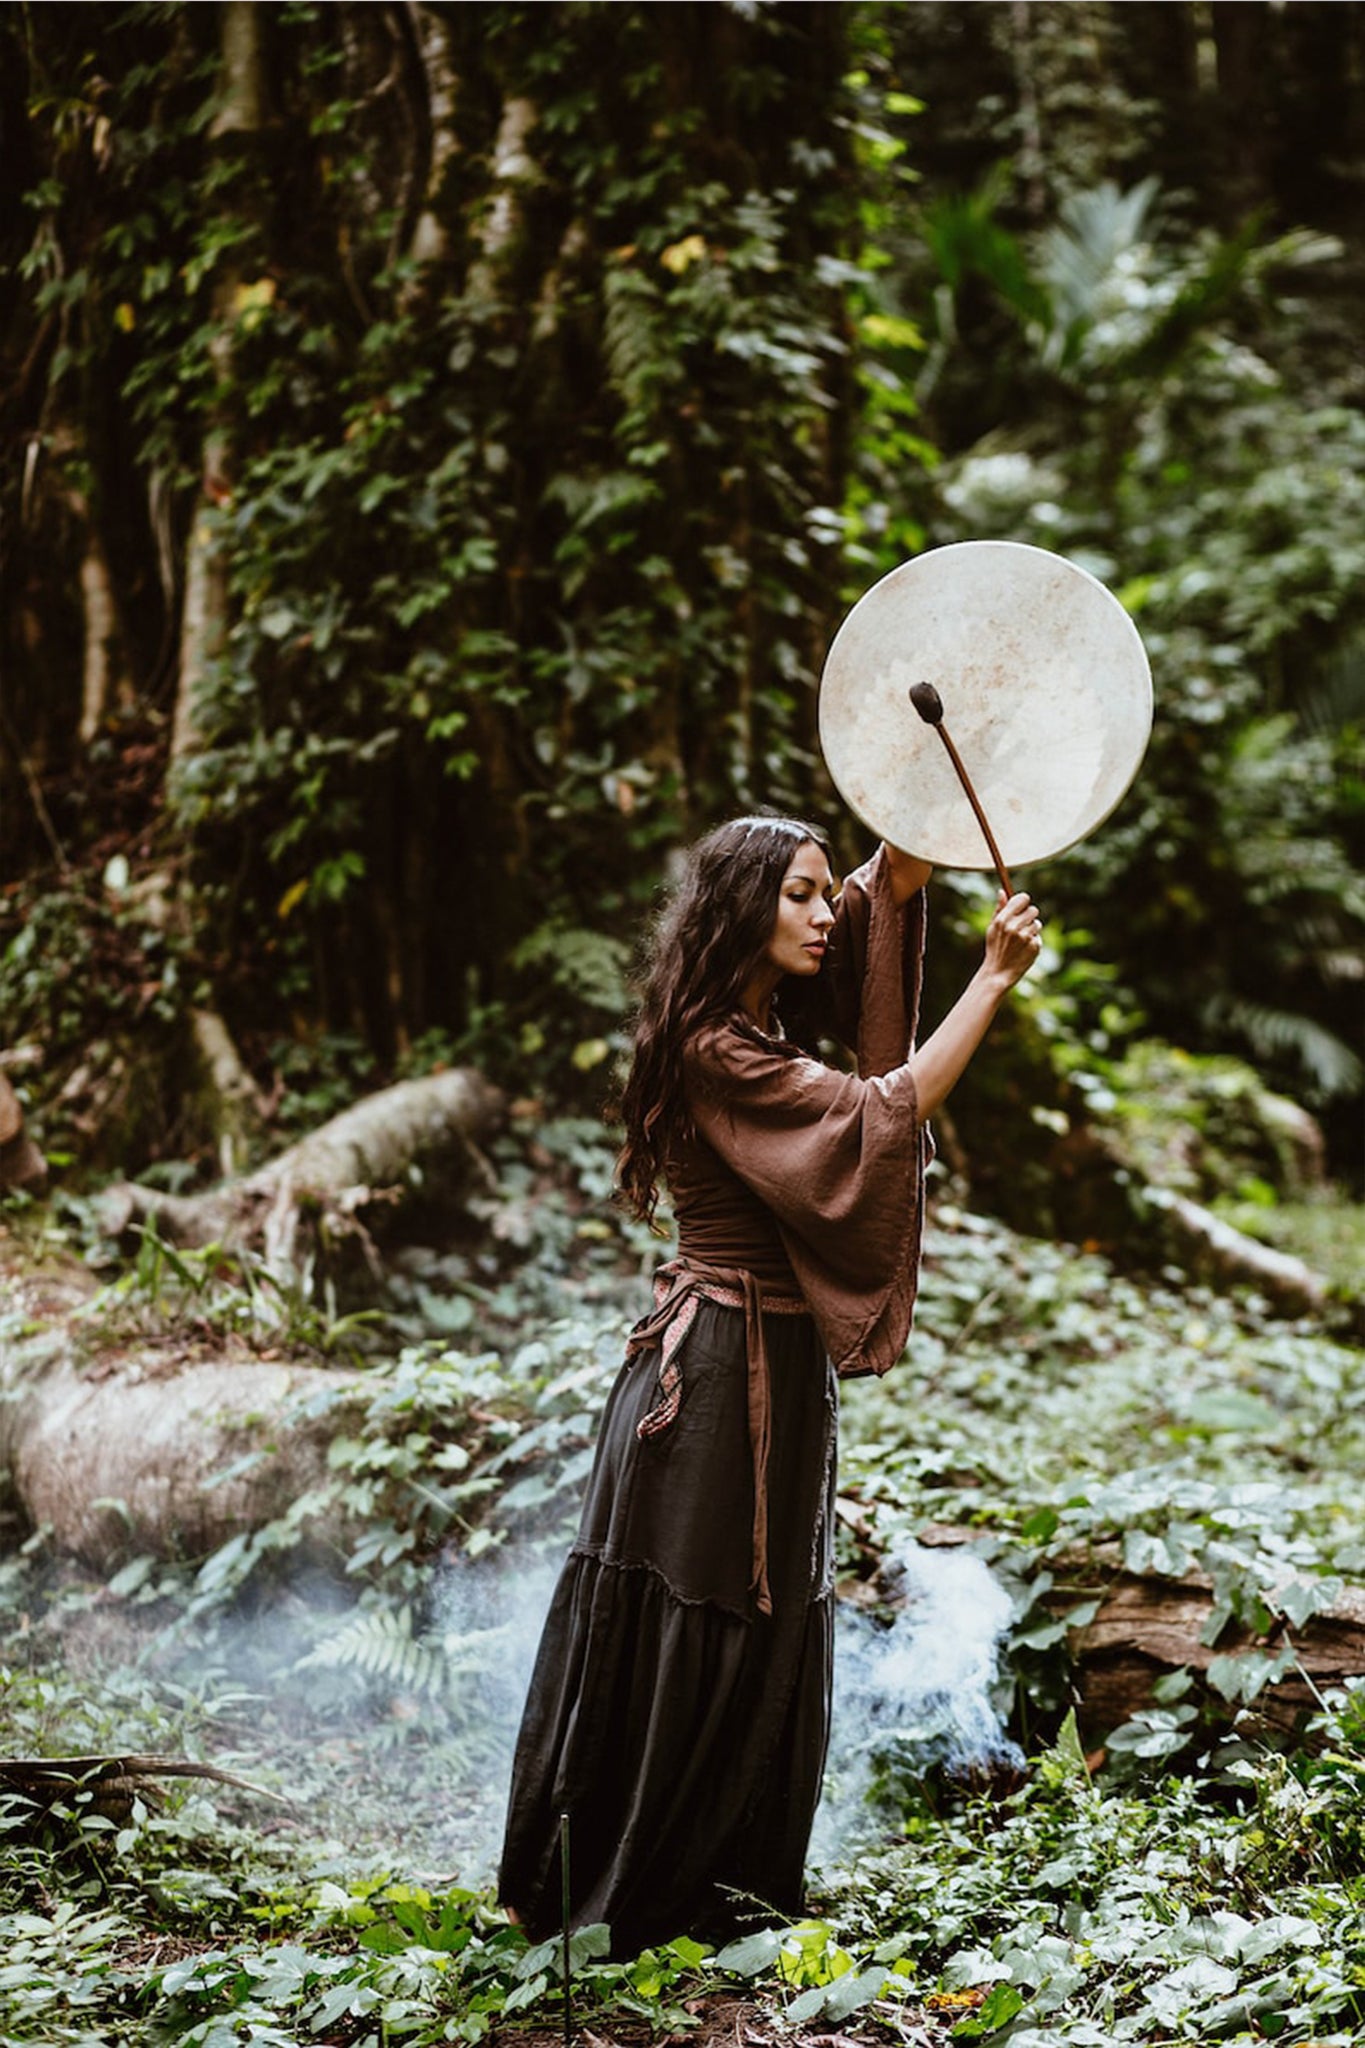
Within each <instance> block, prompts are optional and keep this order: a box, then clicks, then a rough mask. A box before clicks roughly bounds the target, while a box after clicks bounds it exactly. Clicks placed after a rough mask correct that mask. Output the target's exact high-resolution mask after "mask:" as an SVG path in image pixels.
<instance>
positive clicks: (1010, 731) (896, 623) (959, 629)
mask: <svg viewBox="0 0 1365 2048" xmlns="http://www.w3.org/2000/svg"><path fill="white" fill-rule="evenodd" d="M921 682H924V683H932V684H933V686H934V688H935V689H936V690H937V691H938V693H939V696H940V698H941V699H942V702H943V725H944V729H945V730H946V731H947V732H949V733H951V735H952V737H953V740H954V742H955V743H956V746H957V750H958V753H959V754H960V755H961V757H962V761H963V765H964V766H965V768H966V770H967V773H968V775H969V776H970V777H971V780H972V783H973V785H974V786H975V789H976V793H977V795H978V796H979V798H980V799H981V805H982V808H983V810H984V811H985V813H986V816H987V817H988V818H989V820H990V822H991V829H992V831H993V832H994V833H995V836H996V839H997V840H998V841H999V844H1000V851H1001V853H1002V855H1003V856H1004V860H1005V864H1006V866H1007V867H1010V868H1015V867H1027V866H1028V864H1029V863H1030V862H1031V861H1039V860H1046V859H1047V858H1048V857H1049V856H1050V855H1052V854H1055V853H1061V852H1063V851H1064V850H1065V849H1066V848H1067V847H1068V846H1074V845H1075V844H1076V842H1077V841H1078V840H1080V839H1084V838H1085V836H1086V834H1087V833H1089V832H1093V831H1094V829H1095V827H1096V826H1097V825H1099V824H1101V823H1102V822H1103V820H1104V819H1105V818H1107V817H1108V816H1109V813H1110V812H1111V811H1112V810H1113V808H1114V806H1115V805H1116V804H1117V803H1118V801H1119V799H1120V797H1122V795H1123V794H1124V791H1125V790H1126V789H1127V788H1128V785H1129V784H1130V783H1131V782H1132V780H1133V777H1134V776H1135V775H1136V774H1137V771H1138V768H1139V766H1140V764H1141V761H1142V756H1143V753H1144V752H1145V750H1146V746H1147V740H1148V736H1149V734H1150V733H1151V729H1152V677H1151V670H1150V669H1149V667H1148V664H1147V655H1146V652H1145V650H1144V648H1143V645H1142V641H1141V639H1140V637H1139V635H1138V630H1137V627H1136V626H1135V625H1134V624H1133V621H1132V620H1131V619H1130V618H1129V616H1128V614H1127V612H1126V611H1125V610H1124V609H1123V606H1122V605H1121V604H1120V603H1119V601H1118V599H1117V598H1116V597H1114V596H1113V595H1112V593H1111V592H1109V591H1108V590H1106V589H1105V587H1104V585H1103V584H1102V583H1100V582H1098V581H1097V580H1096V579H1095V577H1093V576H1092V575H1090V573H1089V572H1088V571H1087V570H1085V569H1081V568H1078V567H1077V565H1076V564H1075V563H1074V562H1068V561H1067V560H1066V559H1065V557H1064V556H1062V555H1054V554H1050V553H1049V552H1048V550H1047V549H1046V548H1035V547H1026V546H1024V545H1023V543H1022V542H1019V541H1007V540H969V541H961V542H959V543H958V544H957V545H955V546H952V547H944V548H935V549H933V550H931V551H930V552H929V553H928V554H924V555H918V556H916V558H915V559H914V561H911V562H905V563H903V564H902V565H901V567H900V568H899V569H893V570H892V571H891V573H890V575H888V576H884V577H883V578H882V580H881V581H880V583H876V584H874V585H873V587H872V588H871V590H869V591H868V592H867V593H866V595H865V596H864V597H862V598H860V599H859V601H858V603H857V604H856V605H854V607H853V610H852V611H851V612H850V613H849V615H848V617H847V618H846V619H845V620H844V623H843V625H842V626H841V627H840V628H839V631H838V632H837V634H836V635H835V637H834V642H833V645H832V646H831V648H830V650H829V656H828V659H827V660H826V662H825V671H824V675H823V677H822V679H821V683H820V744H821V746H822V748H823V749H824V755H825V761H826V764H827V766H828V768H829V772H830V774H831V775H832V776H833V778H834V781H835V783H836V784H837V786H838V789H839V792H840V794H841V795H842V797H843V798H844V801H845V802H846V803H847V804H848V806H849V808H850V809H851V810H852V811H854V812H856V814H857V816H858V817H860V818H861V819H862V821H863V823H864V824H865V825H869V826H870V827H871V828H872V830H873V831H874V832H876V833H877V834H878V836H879V837H880V838H883V839H886V840H889V841H890V842H891V844H892V845H893V846H899V847H902V848H903V849H904V850H905V852H907V853H911V854H914V855H916V856H917V857H918V858H919V859H921V860H925V861H929V862H930V863H931V864H932V865H933V866H935V867H948V868H991V867H992V866H993V865H994V863H993V862H992V859H991V855H990V849H989V848H988V847H987V845H986V840H985V836H984V834H983V833H982V830H981V827H980V825H979V824H978V823H977V820H976V816H975V814H974V813H973V810H972V807H971V804H970V803H969V802H968V799H967V796H966V793H965V792H964V790H963V788H962V785H961V783H960V782H959V781H958V778H957V775H956V773H955V772H954V769H953V765H952V762H951V761H950V759H949V757H948V750H947V748H946V747H945V746H944V745H943V742H942V740H941V738H940V737H939V734H938V733H937V732H935V730H934V729H933V727H932V726H930V725H927V724H926V723H925V722H924V720H923V719H922V718H921V717H920V715H919V713H918V712H917V711H916V710H915V708H914V706H913V705H912V703H911V702H910V695H909V692H910V688H911V686H912V684H914V683H921Z"/></svg>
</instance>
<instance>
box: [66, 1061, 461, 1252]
mask: <svg viewBox="0 0 1365 2048" xmlns="http://www.w3.org/2000/svg"><path fill="white" fill-rule="evenodd" d="M501 1112H502V1097H501V1095H500V1094H499V1092H498V1090H497V1089H496V1088H494V1087H493V1086H492V1085H491V1084H490V1083H489V1082H488V1081H486V1080H485V1079H484V1077H483V1076H482V1075H481V1074H480V1073H478V1072H476V1071H475V1070H474V1069H473V1068H468V1067H456V1068H451V1069H449V1070H447V1071H446V1072H443V1073H437V1074H427V1075H424V1076H422V1078H420V1079H419V1080H414V1081H400V1082H398V1083H397V1084H396V1085H395V1086H394V1087H392V1088H385V1089H382V1090H380V1092H379V1093H378V1094H375V1095H368V1096H366V1097H365V1098H364V1099H363V1100H362V1101H360V1102H357V1103H354V1104H353V1105H352V1106H351V1107H350V1108H349V1109H345V1110H343V1111H342V1112H341V1114H340V1115H339V1116H334V1117H333V1118H332V1119H331V1121H330V1122H328V1123H325V1124H323V1125H321V1126H320V1128H319V1129H318V1130H316V1131H311V1132H310V1133H309V1134H308V1136H307V1137H305V1138H301V1139H300V1140H299V1141H298V1143H297V1144H294V1145H291V1146H289V1147H288V1149H287V1150H286V1151H284V1152H281V1153H279V1154H278V1155H277V1156H276V1157H275V1158H274V1159H271V1160H269V1161H267V1163H266V1164H265V1165H264V1166H262V1167H259V1168H258V1169H257V1170H256V1171H255V1172H254V1173H251V1174H247V1175H245V1176H241V1177H238V1178H235V1179H230V1180H226V1181H224V1182H223V1183H222V1184H221V1185H220V1186H218V1187H215V1188H209V1189H207V1190H205V1192H204V1193H203V1194H197V1195H170V1194H167V1193H165V1192H164V1191H163V1190H162V1189H159V1188H149V1187H144V1186H142V1185H141V1184H140V1183H139V1182H137V1181H120V1182H118V1183H116V1184H115V1185H114V1186H112V1187H110V1188H108V1189H106V1190H105V1192H104V1194H103V1196H102V1197H101V1202H100V1215H101V1221H102V1223H103V1226H104V1228H105V1229H106V1230H107V1231H108V1233H109V1235H110V1236H111V1237H117V1236H120V1235H122V1233H123V1232H124V1231H126V1230H127V1229H128V1228H129V1227H130V1226H132V1225H135V1224H138V1223H154V1226H155V1228H156V1230H157V1231H158V1232H159V1233H160V1234H161V1235H162V1236H163V1237H165V1238H166V1239H168V1240H169V1241H170V1242H172V1243H174V1244H178V1245H184V1246H190V1247H203V1246H205V1245H210V1244H221V1245H224V1246H227V1247H229V1248H231V1249H233V1250H248V1249H249V1250H260V1251H262V1252H263V1253H264V1255H265V1259H266V1263H267V1265H268V1267H269V1269H270V1270H271V1272H272V1273H274V1274H276V1275H282V1274H297V1273H298V1272H299V1271H300V1270H301V1269H304V1268H306V1267H307V1265H308V1264H309V1262H310V1260H311V1259H312V1257H313V1256H314V1255H315V1254H316V1252H317V1250H318V1248H319V1247H320V1246H322V1245H327V1244H335V1243H337V1242H338V1241H340V1240H350V1241H352V1242H358V1243H359V1244H360V1246H361V1248H362V1250H363V1251H364V1252H365V1253H366V1255H367V1257H369V1258H370V1259H371V1260H373V1257H374V1253H373V1244H372V1241H371V1237H370V1232H369V1227H368V1224H369V1220H370V1218H371V1217H372V1216H373V1215H374V1214H376V1213H378V1212H379V1211H380V1210H382V1209H383V1208H385V1207H388V1208H393V1207H395V1206H397V1205H398V1204H399V1203H401V1202H402V1201H403V1200H405V1199H406V1198H408V1197H410V1196H412V1195H414V1194H416V1193H420V1194H422V1195H424V1196H427V1197H430V1195H431V1194H432V1193H433V1191H435V1190H437V1189H439V1190H440V1191H441V1192H443V1193H445V1194H447V1195H449V1196H450V1198H451V1199H455V1198H456V1197H457V1195H458V1193H459V1191H460V1190H461V1189H463V1188H466V1187H468V1185H469V1184H470V1183H471V1182H472V1181H477V1180H482V1179H486V1178H487V1174H486V1169H485V1168H484V1167H483V1164H482V1161H481V1160H480V1158H479V1155H478V1152H477V1150H476V1147H477V1143H478V1141H479V1140H480V1139H482V1138H484V1137H485V1136H486V1135H487V1134H488V1133H489V1132H490V1131H491V1130H492V1129H493V1127H494V1126H495V1124H496V1123H497V1120H498V1118H499V1116H500V1115H501Z"/></svg>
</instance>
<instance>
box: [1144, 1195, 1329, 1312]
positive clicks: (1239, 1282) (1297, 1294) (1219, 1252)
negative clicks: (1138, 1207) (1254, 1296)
mask: <svg viewBox="0 0 1365 2048" xmlns="http://www.w3.org/2000/svg"><path fill="white" fill-rule="evenodd" d="M1140 1199H1141V1201H1142V1202H1143V1203H1144V1204H1145V1205H1146V1207H1147V1209H1148V1210H1149V1211H1150V1212H1152V1214H1153V1215H1154V1216H1155V1217H1156V1228H1157V1230H1158V1233H1159V1234H1160V1235H1161V1236H1163V1237H1164V1238H1165V1240H1166V1248H1167V1250H1168V1251H1169V1252H1170V1253H1171V1254H1172V1256H1173V1257H1174V1258H1175V1259H1176V1261H1177V1263H1178V1264H1179V1265H1180V1266H1181V1267H1182V1268H1183V1269H1184V1270H1185V1271H1186V1272H1187V1273H1189V1274H1191V1275H1192V1276H1193V1278H1195V1279H1197V1280H1204V1281H1207V1282H1208V1283H1209V1284H1210V1285H1212V1286H1214V1287H1217V1288H1223V1289H1226V1288H1229V1287H1252V1288H1254V1289H1255V1290H1256V1292H1257V1293H1258V1294H1260V1295H1262V1296H1263V1297H1264V1299H1265V1300H1266V1301H1267V1302H1268V1303H1269V1305H1270V1306H1271V1308H1273V1309H1275V1310H1276V1311H1277V1312H1278V1313H1279V1314H1281V1315H1289V1316H1320V1315H1321V1314H1322V1313H1323V1312H1324V1310H1325V1309H1326V1307H1327V1298H1328V1297H1327V1282H1326V1281H1325V1280H1324V1279H1323V1277H1322V1275H1321V1274H1320V1273H1315V1272H1314V1271H1313V1269H1312V1267H1311V1266H1309V1265H1306V1264H1305V1263H1304V1261H1303V1260H1302V1259H1299V1258H1295V1257H1294V1255H1293V1254H1292V1253H1290V1252H1281V1251H1276V1250H1275V1249H1274V1247H1273V1246H1271V1245H1268V1244H1261V1243H1260V1242H1259V1241H1258V1240H1257V1239H1256V1238H1254V1237H1248V1236H1247V1235H1246V1233H1245V1231H1241V1230H1237V1229H1235V1228H1234V1227H1233V1225H1232V1224H1231V1223H1228V1222H1226V1221H1225V1220H1224V1218H1223V1217H1221V1216H1215V1215H1214V1213H1213V1211H1212V1210H1211V1209H1206V1208H1205V1207H1204V1206H1203V1204H1202V1203H1200V1202H1192V1201H1190V1200H1189V1198H1188V1197H1187V1196H1185V1195H1177V1194H1172V1193H1171V1191H1170V1190H1169V1189H1168V1188H1157V1187H1144V1188H1143V1189H1142V1190H1141V1196H1140Z"/></svg>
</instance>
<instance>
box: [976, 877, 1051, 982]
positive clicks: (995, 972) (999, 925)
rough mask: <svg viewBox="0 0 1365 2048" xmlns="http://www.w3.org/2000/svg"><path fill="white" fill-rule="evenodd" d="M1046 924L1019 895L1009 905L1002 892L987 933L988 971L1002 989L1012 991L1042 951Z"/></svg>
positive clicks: (1028, 898)
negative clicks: (1010, 989)
mask: <svg viewBox="0 0 1365 2048" xmlns="http://www.w3.org/2000/svg"><path fill="white" fill-rule="evenodd" d="M1042 945H1043V920H1042V916H1041V914H1040V913H1039V910H1038V908H1037V905H1036V904H1035V903H1034V902H1033V901H1032V899H1031V898H1030V897H1028V896H1026V895H1024V893H1023V892H1022V890H1021V891H1020V893H1019V894H1018V895H1016V896H1011V897H1010V898H1009V899H1008V901H1007V900H1006V897H1005V892H1004V890H1003V889H1002V890H1001V891H1000V895H999V897H998V899H997V902H996V910H995V916H994V917H993V918H992V919H991V922H990V929H989V930H988V931H987V933H986V958H985V962H984V966H985V971H986V973H987V974H988V975H990V976H992V977H993V978H994V979H995V980H996V981H998V982H999V984H1000V986H1001V987H1002V988H1013V987H1014V984H1015V983H1016V981H1021V980H1022V979H1023V977H1024V976H1025V975H1026V974H1027V973H1028V971H1029V969H1030V967H1032V965H1033V963H1034V961H1035V960H1036V959H1037V958H1038V955H1039V953H1040V952H1041V951H1042Z"/></svg>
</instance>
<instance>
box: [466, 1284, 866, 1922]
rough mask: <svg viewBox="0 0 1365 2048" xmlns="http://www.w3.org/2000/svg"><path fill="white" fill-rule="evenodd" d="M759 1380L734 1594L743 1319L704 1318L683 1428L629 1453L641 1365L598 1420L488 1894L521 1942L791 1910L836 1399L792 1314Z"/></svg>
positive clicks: (767, 1327)
mask: <svg viewBox="0 0 1365 2048" xmlns="http://www.w3.org/2000/svg"><path fill="white" fill-rule="evenodd" d="M764 1334H765V1342H766V1347H767V1352H768V1360H769V1368H770V1372H771V1379H772V1443H771V1449H770V1453H769V1464H768V1530H769V1534H768V1577H769V1584H770V1587H771V1593H772V1610H773V1611H772V1613H771V1615H763V1614H760V1613H759V1612H758V1611H757V1608H756V1606H755V1603H754V1600H753V1597H752V1595H751V1593H750V1590H749V1581H750V1577H751V1571H752V1543H753V1507H754V1492H753V1469H752V1454H751V1450H750V1443H749V1428H748V1391H747V1390H748V1361H747V1357H746V1352H745V1329H744V1315H743V1312H742V1310H739V1309H732V1308H725V1307H721V1306H719V1305H718V1304H716V1303H713V1302H710V1301H705V1300H703V1301H702V1302H701V1303H700V1304H699V1306H698V1309H697V1314H696V1320H695V1322H694V1323H693V1325H692V1327H691V1329H690V1330H689V1331H688V1333H687V1336H686V1338H685V1339H684V1340H683V1344H682V1347H681V1350H680V1352H679V1357H680V1359H681V1363H682V1374H683V1396H682V1405H681V1408H680V1410H679V1413H678V1416H677V1419H676V1421H675V1422H674V1423H673V1424H672V1425H671V1427H670V1428H669V1429H668V1430H667V1431H665V1432H664V1433H663V1434H661V1435H658V1436H652V1437H648V1438H646V1439H645V1440H643V1441H642V1440H641V1439H640V1438H639V1436H638V1435H637V1433H636V1426H637V1424H638V1423H639V1422H640V1420H641V1418H642V1417H643V1416H645V1415H646V1414H647V1413H648V1412H649V1410H650V1409H651V1407H652V1406H653V1405H654V1403H655V1401H656V1399H657V1397H658V1386H657V1380H656V1368H657V1364H658V1353H657V1352H646V1353H644V1354H642V1355H640V1356H639V1357H637V1358H636V1359H635V1360H634V1361H633V1362H632V1363H630V1364H628V1365H626V1366H625V1367H624V1368H623V1369H622V1372H621V1374H620V1376H619V1378H618V1379H617V1381H616V1384H615V1386H614V1388H613V1389H612V1392H611V1395H610V1397H609V1399H608V1402H607V1406H606V1410H605V1412H604V1415H603V1420H602V1428H601V1434H600V1437H599V1440H598V1445H597V1454H596V1459H595V1462H594V1466H593V1472H592V1477H591V1479H590V1481H589V1484H588V1495H587V1500H586V1503H585V1506H584V1510H583V1519H582V1526H581V1529H580V1531H579V1536H578V1540H577V1542H576V1543H575V1545H574V1547H573V1550H572V1552H571V1553H570V1556H569V1560H568V1563H567V1564H566V1566H565V1569H564V1572H563V1575H562V1577H561V1579H560V1582H559V1585H558V1588H557V1590H556V1592H555V1595H554V1599H553V1602H552V1603H551V1607H550V1613H549V1617H548V1619H547V1621H546V1624H545V1631H544V1635H543V1637H542V1639H541V1645H540V1651H539V1654H538V1657H537V1660H536V1666H535V1671H534V1674H533V1676H532V1680H531V1686H530V1691H529V1695H528V1698H527V1702H526V1710H525V1714H524V1717H523V1721H522V1727H521V1733H520V1737H519V1739H518V1744H517V1751H516V1760H515V1764H514V1767H513V1777H512V1789H511V1797H510V1801H509V1805H508V1817H507V1833H506V1839H505V1843H504V1848H503V1857H502V1865H501V1871H500V1877H499V1891H500V1896H501V1898H502V1900H503V1902H504V1903H505V1904H506V1905H508V1906H509V1907H511V1908H512V1909H513V1910H514V1911H515V1912H516V1913H517V1914H518V1915H519V1917H520V1919H521V1920H522V1922H523V1924H524V1925H525V1927H526V1929H527V1932H528V1933H529V1934H530V1935H531V1937H532V1938H533V1939H536V1940H541V1939H544V1938H545V1937H546V1936H547V1935H549V1934H550V1933H552V1932H553V1931H554V1930H555V1929H556V1928H557V1927H558V1926H559V1925H560V1918H561V1883H562V1874H561V1863H560V1833H561V1827H560V1817H561V1815H563V1814H567V1815H568V1816H569V1822H570V1826H569V1840H570V1858H569V1863H570V1904H571V1920H572V1924H573V1925H574V1926H585V1925H588V1924H591V1923H594V1922H598V1921H605V1922H606V1923H607V1924H608V1925H609V1926H610V1928H611V1931H612V1953H613V1954H614V1955H617V1956H626V1955H634V1954H637V1953H638V1952H639V1950H640V1949H642V1948H645V1947H649V1946H651V1945H654V1944H657V1943H659V1942H663V1941H668V1940H671V1939H672V1938H673V1937H674V1936H675V1935H679V1934H691V1935H695V1936H697V1937H698V1938H700V1939H703V1940H711V1941H719V1940H724V1939H725V1938H727V1937H728V1936H729V1935H730V1934H731V1933H733V1932H735V1931H736V1930H737V1929H739V1928H740V1927H742V1926H743V1925H744V1923H745V1921H746V1920H748V1919H750V1918H752V1917H754V1916H755V1915H760V1916H761V1915H765V1914H766V1915H768V1916H771V1915H773V1914H779V1915H780V1914H791V1913H796V1912H799V1910H800V1906H801V1895H802V1878H803V1870H804V1864H805V1855H806V1846H807V1843H808V1840H809V1837H810V1827H811V1821H812V1819H813V1817H814V1813H815V1806H816V1801H817V1800H818V1798H819V1795H820V1781H821V1775H822V1772H823V1770H824V1761H825V1749H826V1744H827V1740H828V1735H829V1702H830V1690H831V1684H832V1674H833V1665H832V1657H833V1509H834V1480H835V1470H834V1467H835V1444H836V1434H837V1420H838V1393H837V1385H836V1381H835V1377H834V1373H833V1369H832V1367H831V1366H830V1363H829V1361H828V1359H827V1358H826V1356H825V1353H824V1351H823V1349H822V1347H821V1345H820V1342H819V1339H818V1337H817V1335H816V1333H815V1328H814V1325H813V1323H812V1321H811V1319H810V1317H809V1316H806V1315H775V1314H770V1315H766V1316H765V1317H764Z"/></svg>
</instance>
